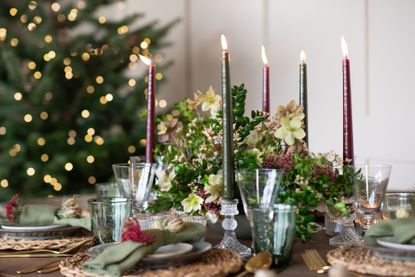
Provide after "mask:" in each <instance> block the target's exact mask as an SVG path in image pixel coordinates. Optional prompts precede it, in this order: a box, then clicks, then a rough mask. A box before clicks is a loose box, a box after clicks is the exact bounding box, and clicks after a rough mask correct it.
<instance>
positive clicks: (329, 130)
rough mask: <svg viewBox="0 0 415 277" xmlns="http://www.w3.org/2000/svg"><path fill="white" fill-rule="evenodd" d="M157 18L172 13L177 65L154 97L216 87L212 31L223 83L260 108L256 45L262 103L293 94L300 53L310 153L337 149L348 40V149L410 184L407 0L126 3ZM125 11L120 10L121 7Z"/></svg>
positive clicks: (414, 5) (413, 178)
mask: <svg viewBox="0 0 415 277" xmlns="http://www.w3.org/2000/svg"><path fill="white" fill-rule="evenodd" d="M127 11H128V12H132V11H143V12H145V13H147V15H148V17H147V18H148V19H149V20H150V19H154V18H158V19H160V20H161V22H168V21H169V20H171V19H173V18H176V17H181V18H182V19H183V21H182V22H181V23H180V24H179V25H178V26H177V27H176V28H175V29H174V31H173V32H172V33H171V34H170V36H169V37H170V39H171V40H172V41H173V42H174V47H172V48H170V49H168V50H167V51H166V52H165V54H166V56H167V57H171V58H174V59H175V61H176V64H175V65H174V66H173V67H172V68H171V70H170V71H169V72H168V73H167V76H168V77H169V82H168V83H167V84H166V85H165V86H163V88H162V89H161V91H160V95H161V96H160V97H163V98H166V99H167V100H168V101H169V104H171V103H172V102H174V101H177V100H180V99H181V98H183V97H185V96H186V95H191V94H192V93H193V92H194V91H196V90H198V89H200V90H205V89H207V88H208V87H209V86H210V85H213V86H214V88H216V89H219V88H220V87H219V74H220V73H219V62H220V60H219V56H220V38H219V36H220V34H221V33H224V34H226V36H227V38H228V43H229V47H230V51H231V60H232V65H231V71H232V82H233V83H234V84H239V83H242V82H243V83H245V84H246V86H247V88H248V92H249V95H248V101H247V102H248V103H247V106H248V110H250V109H257V108H260V105H261V99H260V97H259V95H260V93H261V66H262V65H261V59H260V45H261V43H264V44H265V46H266V47H267V52H268V56H269V60H270V66H271V76H270V77H271V107H275V106H276V105H277V104H285V103H287V102H288V101H289V100H290V99H298V56H299V52H300V50H301V49H304V50H305V51H306V54H307V63H308V68H309V75H308V80H309V83H308V85H309V124H310V126H309V132H310V138H309V141H310V147H311V150H312V151H314V152H322V151H324V152H325V151H328V150H331V149H333V150H335V151H336V152H338V153H341V152H342V102H341V101H342V81H341V58H342V54H341V50H340V36H341V35H344V36H345V38H346V40H347V42H348V46H349V54H350V55H349V56H350V60H351V75H352V95H353V120H354V136H355V139H354V141H355V155H356V156H357V158H358V160H361V161H362V160H375V161H382V162H387V163H391V164H393V170H392V178H391V181H390V186H389V189H390V190H411V189H412V184H414V183H415V147H414V146H413V142H414V141H415V130H414V129H413V128H412V121H413V119H415V111H414V109H413V105H414V103H415V89H414V87H413V85H412V82H413V81H414V79H415V78H414V77H415V67H414V65H413V64H415V52H414V47H413V46H414V45H415V31H414V30H413V27H414V26H415V17H414V16H413V13H414V12H415V1H412V0H400V1H394V0H313V1H310V0H226V1H224V0H174V1H173V0H129V1H127ZM128 12H127V13H128Z"/></svg>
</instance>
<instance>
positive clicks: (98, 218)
mask: <svg viewBox="0 0 415 277" xmlns="http://www.w3.org/2000/svg"><path fill="white" fill-rule="evenodd" d="M88 206H89V210H90V214H91V226H92V234H93V235H94V237H95V241H96V242H97V243H99V244H101V243H109V242H119V241H120V240H121V233H122V228H123V225H124V221H125V220H126V219H127V218H128V217H129V216H130V213H131V206H132V201H131V200H129V199H126V198H120V197H119V198H104V199H90V200H89V201H88Z"/></svg>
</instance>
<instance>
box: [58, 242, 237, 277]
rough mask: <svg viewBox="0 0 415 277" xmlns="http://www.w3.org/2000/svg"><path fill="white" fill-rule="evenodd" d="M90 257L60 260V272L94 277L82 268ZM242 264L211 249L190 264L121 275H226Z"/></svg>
mask: <svg viewBox="0 0 415 277" xmlns="http://www.w3.org/2000/svg"><path fill="white" fill-rule="evenodd" d="M90 259H91V257H89V256H88V255H86V254H85V253H78V254H76V255H74V256H73V257H69V258H67V259H65V260H64V261H62V262H61V264H60V272H61V274H62V275H64V276H67V277H81V276H84V277H96V276H97V275H94V274H91V273H88V272H85V271H83V270H82V264H84V263H85V262H86V261H88V260H90ZM242 266H243V259H242V257H241V256H240V255H239V254H238V253H236V252H233V251H230V250H225V249H217V248H214V249H211V250H209V251H208V252H207V253H206V254H204V255H203V256H202V257H200V258H199V259H197V260H195V261H193V262H192V263H190V264H187V265H183V266H180V267H174V268H167V269H157V270H144V271H143V270H139V269H135V270H133V271H131V272H128V273H127V274H125V275H123V276H126V277H127V276H129V277H133V276H134V277H136V276H140V277H184V276H186V277H200V276H215V277H221V276H227V275H228V274H231V273H236V272H239V271H240V270H241V268H242Z"/></svg>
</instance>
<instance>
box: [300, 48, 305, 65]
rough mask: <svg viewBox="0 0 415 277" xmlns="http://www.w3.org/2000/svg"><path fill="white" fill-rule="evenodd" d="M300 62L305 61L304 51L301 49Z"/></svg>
mask: <svg viewBox="0 0 415 277" xmlns="http://www.w3.org/2000/svg"><path fill="white" fill-rule="evenodd" d="M300 62H302V63H305V52H304V50H301V53H300Z"/></svg>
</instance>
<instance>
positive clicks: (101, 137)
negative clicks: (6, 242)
mask: <svg viewBox="0 0 415 277" xmlns="http://www.w3.org/2000/svg"><path fill="white" fill-rule="evenodd" d="M98 2H99V3H98ZM98 2H97V3H96V4H94V5H93V6H91V7H89V6H87V5H90V4H88V3H89V2H88V1H86V0H76V1H60V0H51V1H49V2H48V1H46V2H40V1H39V0H27V1H26V3H20V2H19V4H15V3H18V1H17V2H16V1H6V2H4V5H3V6H4V7H2V11H3V10H4V11H3V14H2V15H0V21H1V22H2V23H1V25H0V43H3V44H7V45H3V46H5V47H6V48H7V47H8V48H7V49H9V50H10V53H11V54H13V56H14V57H15V58H16V60H15V63H13V64H12V65H11V66H12V67H15V68H12V70H13V72H16V74H14V75H15V76H17V77H19V78H17V79H19V80H17V79H16V80H13V76H12V75H11V74H6V75H4V74H3V75H4V76H3V77H4V78H5V79H4V78H3V79H4V80H3V81H4V82H6V83H8V84H10V87H11V88H13V87H14V88H15V90H9V93H4V94H0V109H1V107H2V105H3V106H4V105H10V109H11V110H14V111H19V110H20V111H23V112H21V113H20V115H19V114H17V119H18V120H20V123H18V122H17V121H18V120H16V117H13V116H1V115H0V122H1V124H0V149H3V150H4V151H3V152H4V154H5V155H4V156H5V157H3V158H4V163H3V166H5V167H6V172H16V173H14V174H10V178H9V177H8V178H7V179H8V180H7V181H8V184H7V186H9V183H10V184H13V193H14V192H16V193H22V192H23V191H32V192H36V191H39V190H37V189H36V186H38V185H39V184H45V183H46V184H48V185H50V186H51V187H49V186H48V188H49V189H50V191H49V192H48V193H49V194H50V195H56V194H57V193H55V192H57V191H64V192H65V193H76V192H77V191H79V189H80V185H81V184H82V181H83V182H84V183H87V180H88V183H90V184H95V183H96V182H97V181H98V179H99V181H103V182H105V181H107V179H108V178H111V177H112V174H111V173H108V172H103V173H101V172H100V174H99V178H98V176H96V175H95V173H94V172H95V170H96V167H95V166H93V165H94V164H97V163H98V160H99V159H98V157H101V156H103V157H106V156H108V155H109V154H110V153H111V151H112V150H111V149H110V147H111V146H112V147H114V146H115V147H117V146H118V147H121V148H120V149H124V151H121V152H122V153H121V154H120V155H121V156H120V157H119V159H121V160H124V159H127V158H128V155H130V154H131V153H133V152H134V153H137V152H139V150H142V147H140V148H139V147H138V139H135V138H139V137H143V130H142V128H136V126H138V125H137V124H140V120H142V118H141V119H138V118H136V117H135V115H136V113H135V112H134V114H133V115H134V121H135V122H131V124H126V125H125V124H123V123H122V122H124V121H125V120H130V119H131V118H130V117H129V116H127V115H125V114H120V115H119V116H117V121H114V118H112V116H111V115H113V114H114V113H113V112H116V111H115V110H114V109H116V108H118V107H120V106H124V105H125V104H126V103H133V102H132V101H136V100H137V98H138V97H140V98H144V97H143V96H142V95H139V96H138V95H137V94H135V93H133V88H132V87H134V88H136V87H138V86H139V82H138V81H137V80H140V82H142V81H141V80H142V77H141V76H142V75H144V74H141V73H140V75H139V76H137V77H136V76H135V75H134V79H133V80H132V81H130V84H131V85H132V87H130V86H129V84H128V81H129V79H130V78H132V77H129V78H127V79H124V78H125V75H124V73H125V71H126V70H128V69H133V68H134V67H137V61H138V54H145V55H146V54H149V48H151V50H152V52H153V51H154V54H153V53H152V55H157V51H159V50H160V48H161V47H164V45H166V44H165V43H164V42H163V39H164V37H165V35H164V34H165V33H166V30H167V29H168V28H170V25H166V26H161V27H159V26H158V25H157V24H153V23H149V24H145V27H144V26H143V24H141V25H140V24H132V23H135V22H133V21H134V20H135V18H132V20H131V22H130V21H124V20H123V19H121V20H118V19H116V18H111V22H109V19H108V18H106V16H104V15H102V14H99V10H98V8H102V7H104V6H105V5H106V4H108V3H110V2H114V3H116V2H118V0H108V1H104V2H105V3H104V2H102V1H101V2H102V3H101V2H100V1H98ZM17 5H19V7H14V6H17ZM22 5H23V6H22ZM91 5H92V4H91ZM121 5H122V6H125V3H122V4H121ZM85 7H87V8H88V9H85ZM82 9H84V10H82ZM74 22H76V23H74ZM89 23H92V24H90V25H91V29H93V33H96V34H100V35H102V36H98V37H95V36H90V38H89V40H88V42H86V43H84V46H82V45H81V44H79V43H78V42H79V41H82V40H81V39H82V38H83V36H84V35H85V34H81V33H77V32H73V30H74V29H75V28H77V26H80V25H82V24H89ZM109 23H110V24H109ZM130 24H131V25H130ZM131 26H134V27H131ZM110 27H111V28H110ZM29 32H30V33H29ZM25 34H26V35H29V34H30V43H29V41H28V40H26V39H23V37H24V38H26V37H25ZM153 35H155V36H154V42H153V44H151V45H150V43H151V40H150V39H149V38H148V36H153ZM120 37H122V38H123V40H121V41H120V40H119V38H120ZM143 38H144V40H143ZM114 42H117V43H115V44H114ZM141 43H143V45H144V44H146V49H142V48H140V44H141ZM71 45H72V46H74V47H72V46H71ZM78 46H79V47H78ZM125 54H126V55H125ZM7 66H10V65H9V64H7ZM4 69H5V68H4ZM10 70H11V69H9V68H8V67H7V71H8V72H9V71H10ZM10 72H11V71H10ZM107 72H108V75H107ZM136 72H141V71H134V73H136ZM154 76H155V74H154ZM161 76H162V75H161ZM155 77H156V76H155ZM159 78H160V74H159V75H158V76H157V79H159ZM162 78H163V77H162ZM74 79H75V80H76V82H75V81H74ZM68 80H71V81H68ZM119 80H125V81H124V83H122V82H119ZM140 87H141V85H140ZM126 88H128V89H126ZM140 90H141V89H140ZM115 100H116V104H117V105H113V103H114V102H115ZM160 103H162V102H160ZM101 105H108V106H107V107H105V110H106V111H108V112H102V111H103V110H102V109H104V107H103V106H101ZM136 105H143V103H142V101H137V102H136ZM97 106H98V107H97ZM97 108H98V109H97ZM136 110H137V111H140V110H142V107H140V106H137V107H136ZM92 111H94V113H92ZM22 123H23V124H24V125H25V126H21V125H22ZM107 123H108V124H107ZM98 126H99V128H100V129H99V130H98V129H97V128H98ZM114 126H119V127H118V128H113V127H114ZM22 127H23V128H22ZM6 128H7V134H6ZM19 128H20V129H19ZM15 130H18V131H17V132H16V131H15ZM25 130H27V133H24V132H23V131H25ZM117 133H121V134H123V133H128V134H131V136H129V137H125V138H121V139H120V137H117V136H112V134H117ZM107 136H108V142H109V141H111V144H109V143H108V142H107ZM15 142H19V144H18V145H16V143H15ZM110 145H111V146H110ZM72 146H73V147H72ZM75 146H76V147H77V148H76V150H77V151H74V149H75ZM126 150H129V151H130V152H131V153H129V152H128V151H126ZM79 153H87V154H85V156H83V158H82V159H83V163H84V165H89V166H88V167H87V168H81V167H78V166H77V163H78V162H79ZM139 154H141V153H137V155H139ZM23 161H24V162H23ZM81 161H82V160H81ZM99 162H100V166H101V163H108V161H107V160H106V159H103V160H102V161H101V160H99ZM28 163H29V164H28ZM69 171H70V172H71V173H72V172H73V174H68V172H69ZM84 174H87V175H84ZM12 175H13V176H12ZM53 176H55V177H56V176H65V179H62V180H58V179H60V178H57V177H56V178H55V177H53ZM0 181H2V178H1V176H0ZM66 182H68V183H71V184H76V185H71V186H67V185H66ZM23 184H24V186H23ZM1 185H2V187H4V186H5V185H4V181H3V182H2V183H1ZM26 186H27V187H26ZM0 188H1V187H0ZM91 189H92V187H91ZM52 191H53V192H54V193H52ZM34 196H35V195H34ZM5 200H7V199H4V195H1V194H0V202H1V201H5Z"/></svg>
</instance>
